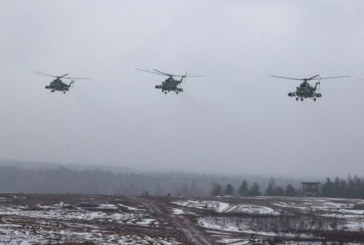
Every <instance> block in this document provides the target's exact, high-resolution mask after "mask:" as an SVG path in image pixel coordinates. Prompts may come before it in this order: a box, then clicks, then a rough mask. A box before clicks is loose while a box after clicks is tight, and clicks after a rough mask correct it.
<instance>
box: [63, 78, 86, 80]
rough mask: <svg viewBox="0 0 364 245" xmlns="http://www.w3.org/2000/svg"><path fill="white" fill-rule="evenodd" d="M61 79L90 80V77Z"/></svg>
mask: <svg viewBox="0 0 364 245" xmlns="http://www.w3.org/2000/svg"><path fill="white" fill-rule="evenodd" d="M63 79H72V80H76V79H77V80H79V79H84V80H90V79H91V78H89V77H63Z"/></svg>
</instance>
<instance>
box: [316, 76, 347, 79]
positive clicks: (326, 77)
mask: <svg viewBox="0 0 364 245" xmlns="http://www.w3.org/2000/svg"><path fill="white" fill-rule="evenodd" d="M343 77H350V76H338V77H321V78H316V79H313V80H318V79H334V78H343Z"/></svg>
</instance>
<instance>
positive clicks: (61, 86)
mask: <svg viewBox="0 0 364 245" xmlns="http://www.w3.org/2000/svg"><path fill="white" fill-rule="evenodd" d="M33 71H34V72H35V74H37V75H41V76H47V77H54V78H56V79H54V80H53V81H52V82H51V83H50V84H49V85H47V86H45V88H46V89H50V90H51V92H52V93H54V92H55V91H60V92H63V93H64V94H65V93H66V92H67V91H69V89H70V88H71V86H72V85H73V84H74V83H75V81H76V79H90V78H84V77H83V78H81V77H67V76H68V73H67V74H64V75H61V76H55V75H51V74H48V73H45V72H41V71H35V70H33ZM61 79H71V80H72V81H71V82H70V83H69V84H67V83H64V82H62V80H61Z"/></svg>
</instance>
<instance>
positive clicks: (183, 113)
mask: <svg viewBox="0 0 364 245" xmlns="http://www.w3.org/2000/svg"><path fill="white" fill-rule="evenodd" d="M363 11H364V1H360V0H357V1H354V0H341V1H333V0H326V1H324V0H311V1H310V0H307V1H291V0H287V1H240V0H239V1H238V0H230V1H226V0H220V1H217V0H216V1H215V0H208V1H207V0H205V1H203V0H200V1H195V0H183V1H182V0H176V1H168V0H153V1H150V0H140V1H139V0H136V1H134V0H133V1H132V0H130V1H122V0H120V1H119V0H108V1H95V0H83V1H78V0H77V1H74V0H72V1H71V0H53V1H47V0H32V1H29V0H4V1H1V3H0V31H1V38H0V50H1V53H0V64H1V68H0V81H1V89H0V101H1V105H0V114H1V116H0V123H1V127H0V135H1V141H0V157H1V158H2V159H13V160H24V161H44V162H53V163H66V164H68V163H71V164H73V163H77V164H104V165H118V166H127V167H132V168H135V169H139V170H147V171H149V170H153V171H154V170H155V171H159V170H164V171H186V172H199V173H202V172H207V173H233V174H254V175H257V174H263V175H281V176H287V175H294V176H310V175H312V176H327V175H340V176H346V175H347V174H348V173H351V174H357V175H359V176H363V171H364V164H363V150H364V149H363V143H364V127H363V125H364V110H363V105H364V97H363V91H364V82H361V81H358V80H357V78H360V77H361V78H364V70H363V68H364V50H363V44H364V28H363V27H364V14H363ZM135 67H139V68H143V69H153V68H156V69H159V70H162V71H165V72H169V73H183V72H184V71H185V70H188V71H189V72H192V73H199V74H204V75H206V77H205V78H190V79H187V82H186V83H184V84H183V89H184V92H183V93H182V94H179V95H175V94H173V93H170V94H168V95H164V94H162V93H161V91H160V90H156V89H155V88H154V86H155V85H156V84H158V83H160V82H161V81H162V80H163V79H164V77H161V76H156V75H153V74H148V73H142V72H138V71H136V70H134V68H135ZM32 69H35V70H40V71H43V72H47V73H51V74H56V75H61V74H64V73H70V74H71V75H72V76H78V77H80V76H81V77H91V78H92V80H90V81H87V80H79V81H76V84H75V86H74V87H73V89H72V90H71V91H70V92H69V93H67V94H66V95H64V94H62V93H50V91H49V90H46V89H44V86H46V85H47V84H48V83H49V82H50V81H51V79H49V78H47V77H42V76H37V75H35V74H33V73H32ZM269 74H277V75H284V76H293V77H310V76H313V75H316V74H320V75H322V76H339V75H350V76H351V77H350V78H346V79H337V80H327V81H323V82H322V85H321V92H322V93H323V97H322V98H321V99H319V100H318V101H316V102H313V101H312V100H307V101H304V102H296V101H295V100H294V99H293V98H289V97H287V94H288V92H291V91H294V90H295V87H296V86H298V85H299V83H298V82H296V81H289V80H279V79H274V78H270V77H269Z"/></svg>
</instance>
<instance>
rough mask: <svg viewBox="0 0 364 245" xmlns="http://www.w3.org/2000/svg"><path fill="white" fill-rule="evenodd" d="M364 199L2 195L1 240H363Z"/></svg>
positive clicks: (6, 241)
mask: <svg viewBox="0 0 364 245" xmlns="http://www.w3.org/2000/svg"><path fill="white" fill-rule="evenodd" d="M363 204H364V201H363V200H351V199H321V198H283V197H282V198H277V197H275V198H273V197H271V198H270V197H262V198H237V197H217V198H195V197H124V196H105V195H51V194H42V195H40V194H39V195H35V194H18V193H17V194H12V193H6V194H0V243H1V244H85V245H91V244H166V245H170V244H201V245H207V244H312V243H315V244H349V243H350V244H363V243H364V232H363V228H364V210H363Z"/></svg>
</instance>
